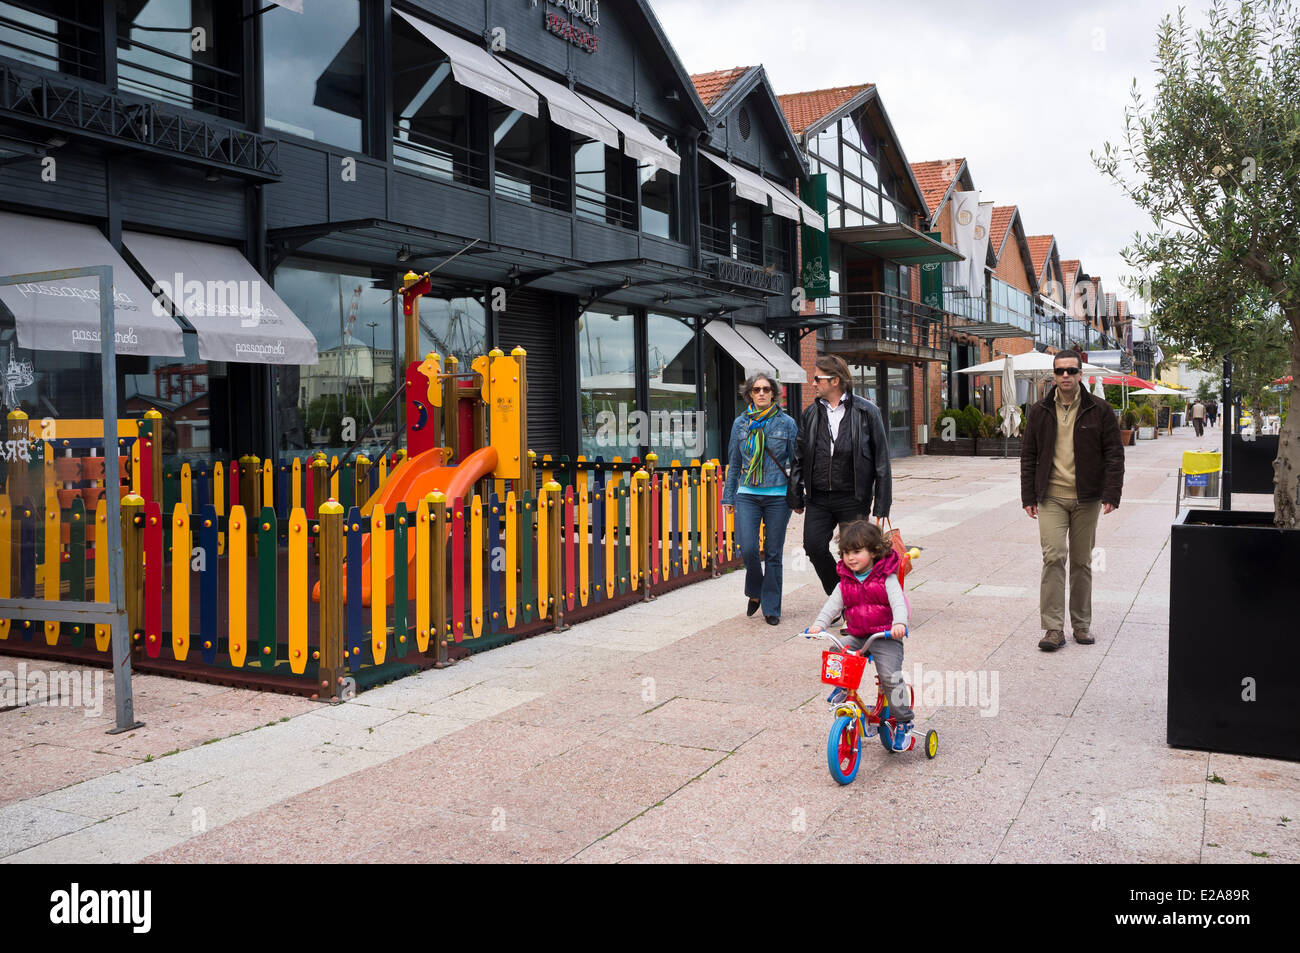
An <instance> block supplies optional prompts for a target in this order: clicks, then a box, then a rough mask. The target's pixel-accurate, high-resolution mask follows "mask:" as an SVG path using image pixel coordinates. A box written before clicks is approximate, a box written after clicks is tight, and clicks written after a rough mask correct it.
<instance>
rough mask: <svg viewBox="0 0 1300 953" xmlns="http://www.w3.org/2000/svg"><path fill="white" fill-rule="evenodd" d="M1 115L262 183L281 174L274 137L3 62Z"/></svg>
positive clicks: (1, 73) (1, 71) (0, 78)
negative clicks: (197, 163)
mask: <svg viewBox="0 0 1300 953" xmlns="http://www.w3.org/2000/svg"><path fill="white" fill-rule="evenodd" d="M0 114H9V115H11V116H15V117H17V118H20V119H24V120H32V119H36V120H40V121H41V122H44V123H48V124H50V125H52V126H57V127H61V128H65V129H69V130H72V131H76V132H80V133H84V134H87V135H90V136H96V137H103V138H107V139H110V140H112V141H114V142H116V143H118V144H123V145H131V146H139V147H144V148H147V149H153V150H159V151H162V152H167V153H171V154H173V155H177V156H184V157H187V158H190V159H194V160H197V161H200V162H202V163H204V164H210V165H215V166H223V167H226V168H228V169H229V170H230V171H232V172H235V173H237V174H243V175H249V176H251V177H254V178H258V179H266V180H270V179H276V178H278V177H279V175H280V168H279V164H278V161H277V150H278V143H277V142H276V140H274V139H268V138H267V137H266V136H261V135H257V134H256V133H252V132H247V131H245V130H242V129H236V128H232V127H231V126H228V125H224V124H222V123H220V122H218V121H217V120H215V118H214V119H213V120H212V121H209V120H206V119H202V118H199V117H197V116H193V115H182V114H180V113H177V112H173V111H172V110H171V109H169V108H168V107H167V106H165V105H161V104H157V103H141V102H136V101H135V100H134V99H132V98H130V97H127V96H125V95H121V94H117V93H111V92H109V91H107V90H106V89H104V88H103V87H102V86H96V85H94V84H91V83H87V82H84V81H80V80H75V79H68V78H63V77H59V76H54V75H51V74H46V73H44V72H43V71H41V70H38V69H31V70H30V71H29V70H28V69H26V68H25V67H19V66H15V65H12V64H7V63H0Z"/></svg>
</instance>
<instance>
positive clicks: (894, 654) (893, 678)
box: [845, 636, 912, 724]
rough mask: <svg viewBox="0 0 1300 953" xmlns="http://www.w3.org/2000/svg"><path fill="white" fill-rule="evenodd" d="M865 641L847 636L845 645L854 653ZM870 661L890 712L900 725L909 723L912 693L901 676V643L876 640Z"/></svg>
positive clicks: (891, 640)
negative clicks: (872, 663) (877, 676)
mask: <svg viewBox="0 0 1300 953" xmlns="http://www.w3.org/2000/svg"><path fill="white" fill-rule="evenodd" d="M866 641H867V640H866V639H865V638H861V639H859V638H857V637H856V636H849V638H848V639H846V640H845V644H846V645H847V646H848V647H849V648H851V649H853V651H855V652H856V651H858V649H860V648H862V646H863V645H864V644H866ZM871 661H872V662H874V663H875V665H876V674H877V675H879V676H880V687H881V690H882V691H884V693H885V699H886V701H888V702H889V710H890V712H891V713H892V714H893V716H894V718H895V719H896V720H897V721H898V722H899V723H900V724H902V723H903V722H906V721H911V720H912V706H911V704H910V699H911V697H912V693H911V691H910V690H909V689H908V687H907V682H905V681H903V675H902V670H903V643H902V642H900V641H898V639H876V641H874V642H872V643H871ZM865 700H866V699H864V701H865Z"/></svg>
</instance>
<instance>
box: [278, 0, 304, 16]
mask: <svg viewBox="0 0 1300 953" xmlns="http://www.w3.org/2000/svg"><path fill="white" fill-rule="evenodd" d="M271 2H272V3H274V4H275V5H276V6H277V7H284V8H285V9H286V10H292V11H293V12H294V13H302V0H271Z"/></svg>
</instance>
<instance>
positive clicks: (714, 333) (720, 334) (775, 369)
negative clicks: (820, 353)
mask: <svg viewBox="0 0 1300 953" xmlns="http://www.w3.org/2000/svg"><path fill="white" fill-rule="evenodd" d="M704 330H705V331H706V332H707V333H708V335H709V337H711V338H713V340H714V341H715V342H717V345H718V347H720V348H722V349H723V350H724V351H726V352H727V353H728V354H730V355H731V357H732V359H733V360H735V362H736V363H737V364H739V365H740V366H741V367H743V368H744V369H745V376H746V377H752V376H753V375H754V374H760V373H762V374H772V375H774V376H775V377H776V379H777V380H778V381H780V382H781V383H782V384H804V383H807V380H808V375H807V374H805V373H804V371H803V368H801V367H799V365H798V364H795V363H794V361H792V360H790V359H789V358H786V361H789V364H790V365H793V366H794V369H795V370H794V371H792V370H791V369H790V366H789V365H786V364H784V363H783V362H781V361H779V360H777V359H776V357H775V355H774V354H773V352H778V353H779V351H780V349H779V348H778V347H777V346H776V345H775V344H773V343H772V342H771V341H770V340H768V338H767V335H765V334H763V333H762V332H761V331H759V332H758V334H759V336H760V337H762V338H763V339H764V340H765V341H767V344H768V345H769V346H770V348H768V347H765V348H764V349H763V351H762V352H760V351H759V350H758V349H757V347H755V345H754V344H753V343H751V342H750V340H749V338H748V337H743V336H741V333H740V331H739V330H737V329H736V328H733V327H732V326H731V325H729V324H727V323H726V322H725V321H710V322H709V323H708V324H706V325H705V326H704ZM746 330H748V329H746ZM755 330H757V329H755ZM782 357H784V355H782ZM795 371H797V373H795Z"/></svg>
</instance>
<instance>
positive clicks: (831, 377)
mask: <svg viewBox="0 0 1300 953" xmlns="http://www.w3.org/2000/svg"><path fill="white" fill-rule="evenodd" d="M838 379H839V378H837V377H835V375H833V374H829V375H828V374H815V375H813V380H815V381H833V380H838Z"/></svg>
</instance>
